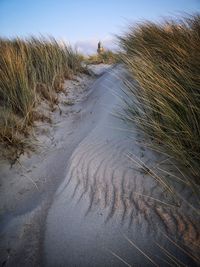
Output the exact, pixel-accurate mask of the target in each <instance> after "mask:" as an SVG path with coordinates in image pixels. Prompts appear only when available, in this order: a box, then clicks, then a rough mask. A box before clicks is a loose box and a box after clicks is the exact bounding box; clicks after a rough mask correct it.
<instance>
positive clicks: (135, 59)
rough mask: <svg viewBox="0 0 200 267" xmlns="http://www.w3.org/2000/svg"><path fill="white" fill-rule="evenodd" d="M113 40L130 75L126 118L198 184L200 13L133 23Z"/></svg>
mask: <svg viewBox="0 0 200 267" xmlns="http://www.w3.org/2000/svg"><path fill="white" fill-rule="evenodd" d="M119 42H120V46H121V48H122V50H123V53H122V56H121V58H122V60H123V62H124V64H125V65H126V66H127V68H128V70H129V73H130V75H131V77H132V78H133V79H134V80H135V82H133V79H127V81H126V84H127V94H128V96H129V97H128V100H127V101H126V105H127V106H126V119H128V121H129V122H134V123H136V124H137V125H138V127H139V128H140V129H141V130H143V131H144V132H145V134H146V135H148V136H149V137H150V138H149V140H152V142H150V143H149V145H150V146H152V145H153V148H154V149H156V150H157V151H160V152H162V153H165V154H167V155H168V156H169V157H170V158H171V159H174V160H175V161H176V162H178V163H179V164H180V166H181V167H182V171H183V173H184V172H185V173H186V174H187V175H189V176H188V177H189V178H191V179H190V182H191V183H193V182H194V183H198V184H199V183H200V180H199V177H200V15H198V14H197V15H193V16H190V17H189V16H188V17H186V18H183V19H181V20H166V21H165V22H164V23H160V24H157V23H152V22H145V23H142V24H138V25H136V26H133V27H130V28H129V30H128V32H127V33H126V34H124V36H121V37H119Z"/></svg>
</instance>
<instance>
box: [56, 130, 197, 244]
mask: <svg viewBox="0 0 200 267" xmlns="http://www.w3.org/2000/svg"><path fill="white" fill-rule="evenodd" d="M96 131H98V129H96ZM130 149H131V147H130V139H129V138H128V137H127V138H121V137H117V138H115V139H112V140H109V139H106V138H101V137H99V138H98V139H97V138H96V135H95V136H94V137H93V134H91V135H89V136H88V137H87V138H86V139H85V140H84V141H83V142H82V143H81V144H80V145H79V147H78V148H77V149H76V150H75V151H74V153H73V155H72V158H71V161H70V164H69V169H68V174H67V179H66V182H65V184H64V185H63V187H62V190H61V191H60V192H59V193H62V191H64V190H67V188H70V194H71V195H70V200H71V201H72V200H75V201H76V203H77V205H78V204H79V203H80V202H81V201H83V197H84V196H87V197H88V199H89V202H88V207H87V209H86V211H85V215H86V216H87V215H88V214H89V213H90V212H92V211H94V210H95V209H97V208H101V209H102V210H106V214H107V215H106V219H105V223H107V222H108V221H109V220H111V219H112V218H113V217H114V216H118V217H119V218H120V221H121V223H122V224H126V225H127V226H128V227H129V228H131V227H132V226H133V225H140V226H141V227H142V228H143V231H144V232H146V233H148V232H149V231H150V229H152V227H154V226H156V227H159V228H160V229H162V230H164V231H165V232H166V233H169V234H173V233H179V236H180V237H182V239H183V240H184V241H185V242H186V243H187V244H190V245H192V246H196V244H197V243H198V242H199V228H198V226H197V223H196V222H195V220H194V218H192V216H189V215H188V216H186V215H184V214H185V212H184V213H183V212H182V211H181V208H180V207H176V206H174V208H173V207H171V206H170V207H168V206H166V205H162V204H160V203H158V202H157V201H154V200H152V199H149V198H148V197H144V196H139V195H138V194H137V192H139V193H140V194H143V195H146V196H152V197H155V198H157V199H160V200H163V189H162V188H161V187H160V186H159V185H158V183H157V182H156V181H155V179H153V178H152V177H151V176H149V175H148V174H146V173H142V170H140V169H139V168H138V167H136V166H134V164H133V162H131V161H130V159H129V158H128V157H127V156H126V155H127V153H128V152H129V151H130ZM134 149H135V153H136V154H138V156H139V155H141V153H142V154H143V153H144V152H145V151H143V150H144V149H143V148H142V147H140V146H139V145H137V146H136V145H135V146H134ZM141 151H142V152H141ZM151 160H152V162H154V159H151ZM165 201H166V203H170V202H171V203H172V204H173V200H172V199H170V198H168V199H167V200H165Z"/></svg>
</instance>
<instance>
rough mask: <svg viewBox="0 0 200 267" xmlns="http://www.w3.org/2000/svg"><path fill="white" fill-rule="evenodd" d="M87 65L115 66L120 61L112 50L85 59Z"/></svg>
mask: <svg viewBox="0 0 200 267" xmlns="http://www.w3.org/2000/svg"><path fill="white" fill-rule="evenodd" d="M85 61H86V63H87V64H101V63H103V64H115V63H118V61H119V56H118V53H115V52H113V51H111V50H105V51H103V52H101V53H96V54H93V55H90V56H88V57H87V58H86V59H85Z"/></svg>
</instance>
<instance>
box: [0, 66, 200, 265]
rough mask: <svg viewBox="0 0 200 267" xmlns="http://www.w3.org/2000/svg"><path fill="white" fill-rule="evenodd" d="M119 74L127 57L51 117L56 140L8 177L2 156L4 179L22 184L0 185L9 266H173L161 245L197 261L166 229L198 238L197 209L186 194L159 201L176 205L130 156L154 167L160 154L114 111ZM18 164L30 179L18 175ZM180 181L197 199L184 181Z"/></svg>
mask: <svg viewBox="0 0 200 267" xmlns="http://www.w3.org/2000/svg"><path fill="white" fill-rule="evenodd" d="M98 74H99V73H98ZM123 75H125V71H124V70H123V68H122V67H121V66H117V67H115V68H114V69H110V70H107V71H105V74H103V75H102V76H101V77H100V78H98V79H97V80H96V81H95V82H94V83H93V84H92V86H90V90H89V91H87V93H86V94H85V96H84V98H83V99H82V100H81V101H80V102H79V103H76V104H75V105H74V106H73V107H72V108H71V113H70V114H71V115H70V114H69V113H66V115H65V114H64V115H63V116H64V117H62V119H60V121H59V122H58V123H57V124H56V125H55V129H54V131H53V132H52V133H51V149H50V150H49V151H46V152H45V151H44V153H43V154H41V153H40V154H39V155H38V154H36V155H35V156H34V155H32V156H31V159H30V161H29V160H28V159H27V158H26V159H24V161H23V158H22V164H23V166H24V167H23V168H25V169H24V172H23V173H22V168H21V167H19V168H17V167H15V168H14V170H13V171H12V174H13V180H12V179H11V178H9V177H10V176H11V175H10V173H9V172H8V167H7V166H5V165H1V166H2V168H1V172H0V174H1V176H2V177H3V176H4V180H3V181H4V182H3V185H2V187H1V188H5V187H6V186H7V187H6V188H9V185H10V188H14V189H13V190H16V192H13V191H12V190H8V191H9V192H5V190H2V196H1V198H2V201H3V202H2V203H3V204H2V211H4V212H3V220H2V223H1V241H0V248H1V262H3V261H5V264H6V265H5V266H55V267H56V266H69V267H72V266H81V267H82V266H83V267H87V266H88V267H89V266H126V265H128V266H153V265H158V266H165V265H166V266H168V265H167V263H166V262H165V260H169V259H168V257H166V256H165V255H164V254H163V250H162V249H161V248H160V247H159V246H158V245H161V246H163V247H165V249H169V248H170V251H171V252H175V253H176V255H178V256H180V258H181V259H182V260H183V261H184V263H185V264H188V263H189V264H190V266H195V265H194V263H193V262H191V261H190V262H189V260H188V259H187V257H186V255H184V253H181V252H180V251H178V250H177V248H176V247H175V246H174V245H173V244H172V243H171V242H170V241H169V240H167V238H166V237H165V236H164V235H163V233H164V234H167V235H168V236H170V237H174V238H175V237H177V238H179V237H181V238H182V240H183V241H184V242H185V244H187V245H188V246H191V247H193V248H195V247H196V246H197V245H198V242H199V225H198V219H197V217H196V214H195V215H194V214H192V213H191V212H190V211H189V209H188V207H186V205H185V204H184V203H181V206H180V207H176V206H173V207H171V206H169V205H165V204H162V203H160V202H158V201H154V200H153V199H152V198H156V199H159V200H160V201H163V202H166V203H168V204H170V205H174V200H173V198H172V197H171V196H170V195H167V194H166V193H165V194H164V193H163V189H162V188H161V187H160V185H159V184H158V183H157V182H156V180H155V179H154V178H153V177H152V176H151V175H149V174H148V173H147V172H146V171H145V170H144V169H143V168H141V166H138V164H134V163H133V161H131V160H130V159H129V158H128V157H127V154H129V153H132V154H134V157H135V158H136V159H140V160H142V161H143V162H144V163H145V164H147V165H148V167H154V166H156V164H158V163H160V162H161V161H163V158H162V157H160V156H159V155H158V154H156V153H153V152H152V151H149V150H148V149H146V148H145V146H144V143H143V137H142V135H141V134H140V133H139V132H138V131H137V129H136V128H135V129H134V131H133V128H132V131H133V132H132V134H130V128H129V127H128V126H127V125H126V124H125V123H124V122H123V121H121V120H120V119H119V118H118V117H116V116H114V115H116V114H117V113H120V112H122V102H121V99H120V96H121V95H122V94H123V93H122V90H121V89H122V88H123V87H124V83H123V79H122V78H123ZM159 166H160V165H159ZM162 167H163V168H165V167H164V166H162ZM29 171H30V172H29ZM30 173H31V175H30ZM21 174H23V175H26V178H27V179H26V180H24V176H23V175H22V176H21V178H20V179H19V177H20V175H21ZM29 175H30V176H29ZM6 176H7V178H9V179H8V180H7V182H5V180H6V179H5V177H6ZM8 176H9V177H8ZM16 177H18V180H17V182H15V181H16V180H15V178H16ZM29 178H31V180H32V181H33V182H34V183H32V182H31V181H30V179H29ZM28 179H29V180H28ZM25 181H26V185H24V183H25ZM12 183H14V184H12ZM27 183H29V186H28V185H27ZM5 184H6V186H5ZM178 190H179V192H180V193H181V194H188V199H192V194H191V192H187V190H186V189H185V187H184V186H179V188H178ZM10 191H11V192H10ZM138 194H142V195H145V196H150V197H152V198H149V197H144V196H141V195H138ZM6 199H7V201H6ZM5 210H6V212H5ZM155 242H158V245H157V244H156V243H155ZM136 246H137V248H139V249H142V251H143V252H145V253H146V254H147V255H148V257H149V258H148V257H146V256H144V254H142V252H141V251H139V250H138V249H137V248H136Z"/></svg>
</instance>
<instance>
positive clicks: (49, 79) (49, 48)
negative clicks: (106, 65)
mask: <svg viewBox="0 0 200 267" xmlns="http://www.w3.org/2000/svg"><path fill="white" fill-rule="evenodd" d="M80 71H82V66H81V61H80V57H79V55H78V54H77V52H76V51H74V50H73V49H72V48H71V47H68V46H66V45H60V44H59V43H58V42H57V41H56V40H55V39H54V38H48V39H47V38H44V37H41V38H34V37H31V38H29V39H28V40H23V39H19V38H16V39H12V40H11V39H0V104H1V109H0V143H1V144H4V145H6V146H17V147H18V145H19V144H20V147H23V145H22V144H23V143H25V142H24V140H25V139H26V138H25V137H26V136H27V135H28V133H29V132H30V126H31V125H32V124H33V122H34V119H35V118H34V114H36V113H35V107H36V105H37V103H38V102H39V101H40V100H41V99H46V100H47V101H48V102H49V104H50V105H51V106H53V105H55V104H57V96H56V93H58V92H59V91H61V90H63V85H64V79H68V78H71V77H72V75H73V74H76V73H78V72H80Z"/></svg>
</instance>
